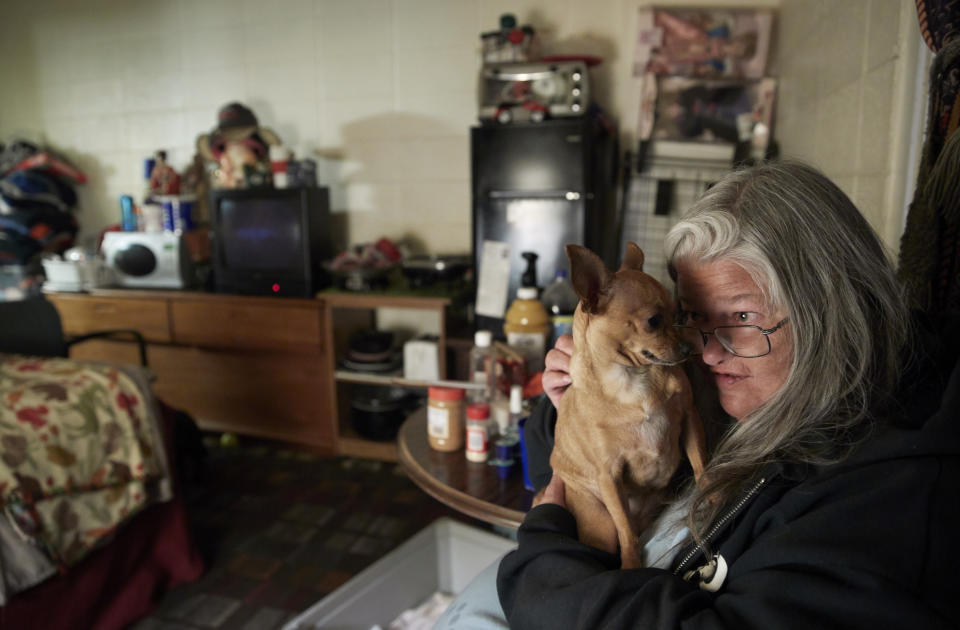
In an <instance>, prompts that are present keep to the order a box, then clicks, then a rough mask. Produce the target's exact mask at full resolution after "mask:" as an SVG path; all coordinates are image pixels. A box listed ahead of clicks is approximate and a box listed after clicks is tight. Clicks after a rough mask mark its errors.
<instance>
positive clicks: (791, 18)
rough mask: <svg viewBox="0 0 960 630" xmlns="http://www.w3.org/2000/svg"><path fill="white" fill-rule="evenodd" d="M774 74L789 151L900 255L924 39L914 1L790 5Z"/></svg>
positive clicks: (805, 0) (794, 1) (788, 0)
mask: <svg viewBox="0 0 960 630" xmlns="http://www.w3.org/2000/svg"><path fill="white" fill-rule="evenodd" d="M778 37H779V40H778V43H777V47H776V58H775V59H774V66H775V67H776V68H777V69H778V70H779V78H780V87H779V93H778V104H777V120H776V131H775V135H776V136H777V138H778V140H779V142H780V145H781V150H782V152H783V153H784V154H785V155H787V156H791V157H797V158H800V159H803V160H806V161H808V162H810V163H812V164H814V165H816V166H818V167H820V168H821V169H823V170H824V172H825V173H826V174H827V175H829V176H830V177H832V178H834V179H835V180H836V182H837V183H838V184H839V185H840V187H841V188H842V189H843V190H844V191H845V192H847V194H848V195H850V196H851V197H852V198H853V200H854V201H855V202H856V203H857V204H858V207H859V208H860V209H861V211H862V212H863V213H864V215H865V216H867V218H868V219H870V221H871V223H872V224H873V225H874V227H875V228H876V229H877V230H878V232H880V234H881V236H882V237H883V238H884V240H885V242H886V244H887V246H888V247H889V248H890V249H891V250H895V249H896V247H897V244H898V241H899V236H900V232H901V226H902V217H903V216H904V213H905V208H904V204H903V191H904V190H905V189H908V188H909V186H910V184H911V183H912V181H913V178H914V177H915V173H908V172H905V168H904V164H905V162H906V160H905V159H904V156H903V155H901V154H900V153H902V151H905V150H908V148H907V146H906V144H907V143H906V141H905V138H904V136H905V134H906V133H907V132H906V130H907V129H908V128H909V120H910V117H911V116H912V113H913V111H914V108H917V107H921V108H922V107H924V106H925V105H924V102H925V96H924V95H915V94H913V93H912V92H909V90H910V89H911V88H912V86H913V73H914V72H915V68H916V65H915V61H916V57H915V56H911V55H912V54H915V48H911V47H915V46H917V45H918V44H917V42H918V38H919V29H918V27H917V23H916V12H915V8H914V3H913V2H912V1H911V0H843V1H842V2H841V1H833V0H783V1H782V2H781V7H780V20H779V24H778Z"/></svg>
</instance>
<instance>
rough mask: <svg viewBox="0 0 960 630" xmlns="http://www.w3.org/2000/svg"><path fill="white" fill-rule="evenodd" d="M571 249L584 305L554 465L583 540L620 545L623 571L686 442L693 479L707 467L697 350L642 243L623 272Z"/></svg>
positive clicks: (635, 562)
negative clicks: (695, 389) (651, 271)
mask: <svg viewBox="0 0 960 630" xmlns="http://www.w3.org/2000/svg"><path fill="white" fill-rule="evenodd" d="M566 252H567V257H568V258H569V259H570V275H571V280H572V283H573V287H574V289H575V290H576V292H577V295H578V296H579V297H580V304H579V306H578V307H577V310H576V313H575V314H574V319H573V340H574V350H573V355H572V357H571V359H570V377H571V381H572V382H571V385H570V386H569V387H568V388H567V390H566V391H565V392H564V394H563V397H562V398H561V399H560V407H559V409H558V418H557V426H556V435H555V444H554V448H553V453H552V455H551V456H550V465H551V466H552V467H553V470H554V474H558V475H560V477H561V479H563V482H564V484H565V487H566V504H567V508H568V509H569V510H570V511H571V512H572V513H573V515H574V517H576V519H577V528H578V530H579V536H580V540H581V541H582V542H584V543H586V544H589V545H592V546H594V547H598V548H600V549H604V550H606V551H609V552H611V553H616V551H617V547H618V546H619V548H620V564H621V567H622V568H625V569H628V568H637V567H640V566H642V561H641V555H640V552H641V548H640V544H639V535H640V533H642V532H643V531H644V530H645V529H646V528H647V527H648V526H649V525H650V524H651V523H652V521H653V520H654V519H655V518H656V516H657V514H658V512H659V511H660V509H661V508H662V498H663V492H664V489H665V488H666V486H667V484H668V483H669V481H670V479H671V478H672V477H673V474H674V473H675V472H676V469H677V467H678V466H679V464H680V457H681V455H680V449H681V442H682V444H683V449H684V450H685V451H686V455H687V458H688V459H689V460H690V464H691V466H692V468H693V473H694V476H695V477H696V478H699V476H700V474H701V473H702V472H703V467H704V462H705V459H706V447H705V439H704V430H703V425H702V423H701V421H700V416H699V414H698V413H697V410H696V408H695V407H694V405H693V395H692V392H691V389H690V383H689V381H688V380H687V377H686V374H684V372H683V369H682V368H681V367H680V366H679V364H680V363H682V362H683V361H684V360H686V358H687V356H688V355H689V354H690V350H691V349H690V347H689V344H686V343H684V342H682V341H681V340H680V338H679V336H678V335H677V333H676V331H675V329H674V328H673V326H672V323H673V321H674V305H673V300H672V299H671V298H670V294H669V293H668V292H667V290H666V289H665V288H664V287H663V285H661V284H660V283H659V282H657V281H656V280H655V279H654V278H653V277H651V276H649V275H647V274H645V273H643V271H642V269H643V251H641V249H640V248H639V247H638V246H637V245H636V244H635V243H627V249H626V256H625V257H624V260H623V263H622V265H621V266H620V269H619V270H618V271H617V272H616V273H612V272H611V271H609V270H608V269H607V268H606V266H605V265H604V264H603V261H602V260H600V258H599V257H598V256H597V255H596V254H594V253H593V252H591V251H590V250H588V249H586V248H584V247H580V246H579V245H567V247H566Z"/></svg>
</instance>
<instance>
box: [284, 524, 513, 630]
mask: <svg viewBox="0 0 960 630" xmlns="http://www.w3.org/2000/svg"><path fill="white" fill-rule="evenodd" d="M514 547H516V542H514V541H512V540H510V539H508V538H504V537H503V536H498V535H496V534H491V533H489V532H485V531H483V530H481V529H477V528H476V527H471V526H469V525H464V524H463V523H458V522H457V521H454V520H451V519H449V518H440V519H437V520H436V521H434V522H433V524H431V525H430V526H428V527H425V528H424V529H422V530H420V531H419V532H418V533H417V534H415V535H414V536H413V537H412V538H410V539H409V540H407V541H406V542H404V543H403V544H401V545H400V546H399V547H397V548H396V549H394V550H393V551H391V552H390V553H388V554H387V555H386V556H384V557H383V558H381V559H380V560H377V561H376V562H374V563H373V564H372V565H370V566H369V567H367V568H366V569H364V570H363V571H362V572H360V573H358V574H357V575H355V576H354V577H353V578H352V579H351V580H350V581H349V582H347V583H346V584H344V585H343V586H341V587H340V588H338V589H337V590H335V591H334V592H332V593H330V594H329V595H327V596H326V597H324V598H323V599H321V600H320V601H319V602H317V603H316V604H314V605H313V606H311V607H310V608H309V609H307V610H306V611H305V612H303V613H301V614H300V615H298V616H297V617H295V618H294V619H292V620H291V621H290V622H289V623H287V625H285V626H284V630H305V629H306V628H311V629H312V628H327V629H330V630H370V628H371V627H373V626H374V625H380V626H382V627H384V628H386V627H387V625H389V623H390V622H391V621H393V620H394V619H395V618H396V617H397V616H398V615H399V614H400V613H402V612H403V611H405V610H408V609H410V608H416V607H417V606H419V605H420V604H422V603H423V602H424V601H426V600H427V598H429V597H430V596H431V595H432V594H433V593H435V592H437V591H443V592H446V593H459V592H460V591H462V590H463V589H464V588H465V587H466V586H467V584H469V583H470V581H471V580H472V579H473V578H474V577H475V576H476V575H477V574H478V573H480V571H482V570H483V569H485V568H487V567H488V566H489V565H490V563H492V562H493V561H494V560H496V559H497V558H498V557H500V556H501V555H503V554H504V553H506V552H507V551H510V550H511V549H513V548H514Z"/></svg>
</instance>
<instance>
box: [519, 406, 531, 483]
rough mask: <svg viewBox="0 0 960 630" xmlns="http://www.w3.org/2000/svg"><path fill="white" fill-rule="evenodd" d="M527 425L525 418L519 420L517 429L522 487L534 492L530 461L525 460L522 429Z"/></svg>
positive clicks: (524, 442)
mask: <svg viewBox="0 0 960 630" xmlns="http://www.w3.org/2000/svg"><path fill="white" fill-rule="evenodd" d="M526 424H527V418H526V417H524V418H520V421H519V422H518V423H517V428H518V429H519V430H520V465H521V466H522V467H523V487H524V488H526V489H527V490H530V491H531V492H532V491H533V490H535V488H534V487H533V481H531V480H530V460H529V459H528V458H527V441H526V438H525V437H524V428H525V427H526Z"/></svg>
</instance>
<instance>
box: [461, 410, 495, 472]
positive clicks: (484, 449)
mask: <svg viewBox="0 0 960 630" xmlns="http://www.w3.org/2000/svg"><path fill="white" fill-rule="evenodd" d="M466 452H467V459H469V460H470V461H471V462H485V461H487V458H488V457H489V455H490V405H488V404H487V403H473V404H470V405H467V447H466Z"/></svg>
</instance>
